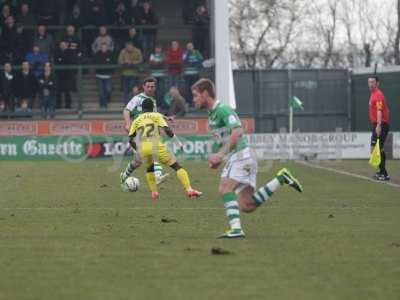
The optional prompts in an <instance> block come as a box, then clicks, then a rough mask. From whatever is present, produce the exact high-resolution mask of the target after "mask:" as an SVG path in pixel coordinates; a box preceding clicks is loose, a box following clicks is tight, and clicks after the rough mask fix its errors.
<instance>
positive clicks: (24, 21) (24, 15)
mask: <svg viewBox="0 0 400 300" xmlns="http://www.w3.org/2000/svg"><path fill="white" fill-rule="evenodd" d="M17 23H18V24H19V25H22V26H35V25H36V18H35V16H34V15H33V14H32V13H31V12H30V9H29V4H28V3H22V4H21V12H20V13H19V15H18V16H17Z"/></svg>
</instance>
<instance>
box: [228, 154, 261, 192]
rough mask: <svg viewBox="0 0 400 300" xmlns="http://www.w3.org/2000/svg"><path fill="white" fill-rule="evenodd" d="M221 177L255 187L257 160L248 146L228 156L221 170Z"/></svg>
mask: <svg viewBox="0 0 400 300" xmlns="http://www.w3.org/2000/svg"><path fill="white" fill-rule="evenodd" d="M221 178H229V179H233V180H235V181H237V182H239V183H241V184H242V185H245V186H247V185H250V186H251V187H253V188H254V189H256V184H257V160H256V158H255V156H254V155H252V153H251V150H250V148H245V149H243V150H241V151H239V152H237V153H235V154H233V155H232V156H231V157H230V158H229V160H228V161H227V162H226V164H225V166H224V169H223V170H222V174H221Z"/></svg>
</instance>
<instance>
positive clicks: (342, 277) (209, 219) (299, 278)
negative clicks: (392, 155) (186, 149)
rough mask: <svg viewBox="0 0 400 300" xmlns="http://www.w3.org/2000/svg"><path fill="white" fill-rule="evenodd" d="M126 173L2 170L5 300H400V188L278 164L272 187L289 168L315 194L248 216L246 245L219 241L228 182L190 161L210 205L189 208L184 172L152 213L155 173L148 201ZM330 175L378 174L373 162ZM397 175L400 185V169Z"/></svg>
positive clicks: (45, 165) (394, 165)
mask: <svg viewBox="0 0 400 300" xmlns="http://www.w3.org/2000/svg"><path fill="white" fill-rule="evenodd" d="M125 165H126V161H124V162H123V163H122V164H120V165H119V164H117V163H115V162H113V161H111V160H93V161H85V162H83V163H80V164H76V163H67V162H61V161H57V162H49V161H36V162H1V163H0V171H1V172H0V174H1V176H0V239H1V240H0V266H1V271H0V299H7V300H13V299H21V300H22V299H40V300H48V299H52V300H53V299H57V300H63V299H85V300H87V299H96V300H103V299H104V300H106V299H107V300H109V299H121V300H123V299H124V300H125V299H191V300H194V299H221V300H224V299H230V300H232V299H318V300H320V299H399V298H400V284H399V283H400V196H399V195H400V187H396V186H394V185H392V186H390V185H387V184H383V183H375V182H371V181H368V180H366V179H363V178H357V177H352V176H349V175H345V174H340V173H335V172H333V171H331V170H325V169H318V168H314V167H310V166H308V165H304V164H300V163H295V162H273V163H265V164H263V165H261V168H260V170H261V172H260V173H259V177H258V183H259V184H261V183H264V182H265V181H267V180H268V179H270V178H272V177H273V176H274V174H275V173H276V171H277V170H279V169H280V168H281V167H282V166H287V167H289V168H290V170H291V171H292V172H293V174H294V175H295V176H296V177H298V178H299V179H300V180H301V182H302V184H303V186H304V189H305V192H304V193H303V194H299V193H296V192H295V191H293V190H291V189H289V188H288V187H284V188H282V189H281V190H280V191H278V192H277V193H276V194H275V195H274V196H273V197H272V199H271V201H270V202H268V203H267V204H266V205H264V206H262V207H260V208H259V209H258V210H257V211H256V212H254V213H252V214H242V223H243V226H244V230H245V232H246V239H240V240H217V239H215V237H216V236H217V235H219V234H221V233H222V232H223V231H224V230H225V229H227V221H226V218H225V214H224V210H223V205H222V200H220V199H219V197H218V195H217V193H216V191H217V184H218V179H219V171H215V170H210V169H208V167H207V164H206V163H205V162H185V163H184V166H186V167H187V170H188V171H189V174H190V176H191V179H192V185H193V187H194V188H197V189H199V190H201V191H202V192H203V193H204V196H203V197H202V198H200V199H196V200H189V199H187V198H186V197H185V194H184V193H183V191H182V188H181V187H180V185H179V184H178V181H177V180H176V178H175V176H174V174H171V176H170V178H169V179H168V181H167V182H166V183H165V184H164V185H163V186H162V187H161V190H160V192H161V197H160V200H159V201H158V202H156V203H153V202H152V201H151V200H150V197H149V193H148V189H147V186H146V183H145V180H144V176H143V175H144V171H143V169H144V168H141V169H140V170H139V171H138V173H136V175H135V176H136V177H138V178H139V179H140V181H141V186H140V189H139V191H138V192H136V193H123V192H121V190H120V187H119V171H120V170H121V169H122V168H123V167H125ZM320 165H321V166H323V167H329V168H333V169H338V170H342V171H346V172H352V173H357V174H361V175H370V174H372V173H373V172H371V171H372V170H371V169H369V167H368V165H367V162H366V161H341V162H327V163H323V164H320ZM388 170H389V172H391V175H392V177H393V182H395V183H396V182H397V183H400V162H399V161H389V162H388ZM168 172H170V171H169V170H168ZM396 172H397V173H396ZM212 249H214V250H213V251H212Z"/></svg>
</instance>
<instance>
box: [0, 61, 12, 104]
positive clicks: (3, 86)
mask: <svg viewBox="0 0 400 300" xmlns="http://www.w3.org/2000/svg"><path fill="white" fill-rule="evenodd" d="M14 80H15V76H14V72H13V70H12V65H11V63H9V62H6V63H5V64H4V70H3V71H2V72H1V77H0V91H1V94H2V96H3V102H4V107H5V109H8V110H9V111H12V110H13V109H14Z"/></svg>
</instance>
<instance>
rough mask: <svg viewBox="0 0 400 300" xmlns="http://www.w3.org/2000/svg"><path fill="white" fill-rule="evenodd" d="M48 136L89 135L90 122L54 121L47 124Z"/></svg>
mask: <svg viewBox="0 0 400 300" xmlns="http://www.w3.org/2000/svg"><path fill="white" fill-rule="evenodd" d="M49 129H50V130H49V133H50V135H62V136H64V135H90V134H91V130H90V129H91V122H90V121H55V122H50V123H49Z"/></svg>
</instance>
